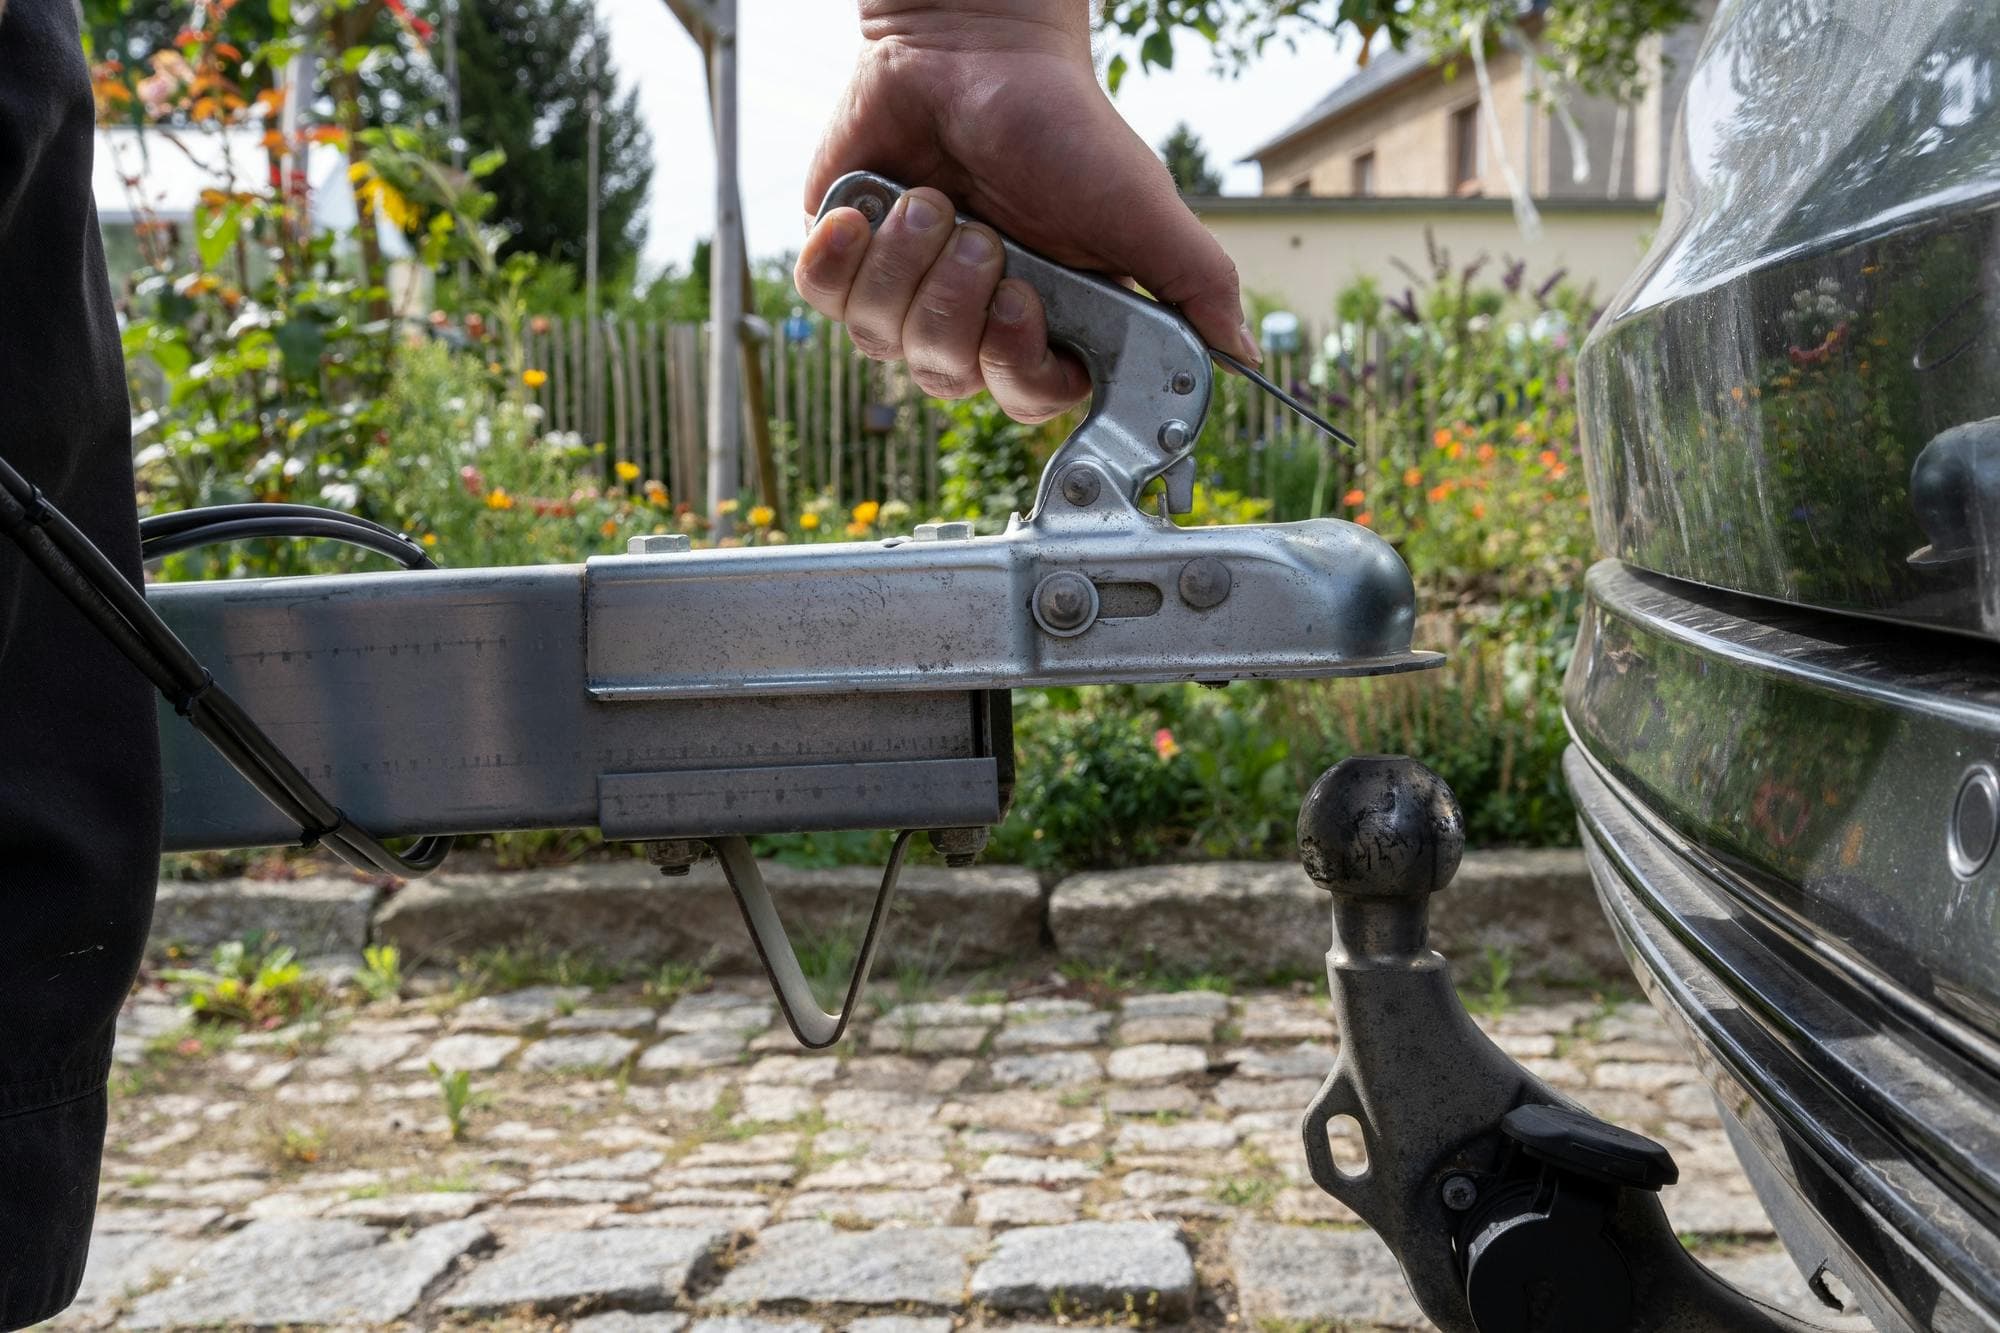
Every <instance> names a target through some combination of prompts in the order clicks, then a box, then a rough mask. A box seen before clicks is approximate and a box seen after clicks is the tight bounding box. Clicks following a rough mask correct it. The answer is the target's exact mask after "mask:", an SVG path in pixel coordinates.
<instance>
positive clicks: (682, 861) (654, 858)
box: [646, 838, 708, 878]
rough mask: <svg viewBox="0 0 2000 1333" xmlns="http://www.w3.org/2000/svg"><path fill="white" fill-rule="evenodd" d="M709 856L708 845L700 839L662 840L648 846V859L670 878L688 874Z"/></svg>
mask: <svg viewBox="0 0 2000 1333" xmlns="http://www.w3.org/2000/svg"><path fill="white" fill-rule="evenodd" d="M707 855H708V844H707V843H705V842H703V841H702V840H701V839H700V838H661V839H660V840H658V841H657V842H649V843H647V844H646V859H647V860H648V861H651V862H652V863H653V864H654V865H656V866H658V867H659V868H660V873H661V874H662V875H666V876H668V877H669V878H678V877H680V876H682V875H685V874H687V873H688V871H690V870H692V869H694V867H695V863H696V862H697V861H700V860H701V859H702V858H703V857H705V856H707Z"/></svg>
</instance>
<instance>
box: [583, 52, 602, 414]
mask: <svg viewBox="0 0 2000 1333" xmlns="http://www.w3.org/2000/svg"><path fill="white" fill-rule="evenodd" d="M597 43H598V39H597V36H596V35H595V34H594V33H593V34H592V36H591V39H590V95H589V97H588V99H587V101H586V106H587V107H588V110H589V120H588V122H587V123H586V126H585V130H584V135H585V147H584V159H585V162H586V167H585V175H586V177H587V180H586V183H585V186H584V190H585V193H586V194H588V195H589V198H588V199H587V200H585V203H584V207H585V214H584V218H585V221H584V229H583V318H584V323H585V325H586V327H587V329H588V333H587V335H586V338H587V341H586V344H585V345H586V347H587V349H588V350H587V351H586V352H585V356H586V357H587V358H588V362H589V370H588V371H587V373H586V374H585V375H584V384H585V385H586V386H588V388H589V392H590V398H589V402H588V405H587V406H586V407H585V409H584V413H583V417H584V429H586V430H588V431H589V432H590V434H591V438H592V439H593V440H601V439H603V438H604V330H603V329H602V328H600V327H599V326H598V318H597V211H598V200H597V135H598V128H597V126H598V119H599V116H598V99H597V71H598V69H599V62H600V59H601V56H602V53H601V52H600V51H599V50H598V44H597Z"/></svg>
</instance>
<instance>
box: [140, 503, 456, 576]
mask: <svg viewBox="0 0 2000 1333" xmlns="http://www.w3.org/2000/svg"><path fill="white" fill-rule="evenodd" d="M259 537H278V538H323V539H325V540H328V541H336V542H344V543H346V544H347V545H350V546H359V547H361V548H363V549H364V550H369V551H374V552H376V553H377V554H379V555H386V556H388V557H389V558H390V559H391V560H394V561H395V562H397V563H398V564H400V565H402V566H403V567H404V568H405V569H436V568H437V567H438V566H437V562H436V561H435V560H433V559H431V557H430V554H429V553H428V552H426V551H425V550H424V548H423V547H421V546H419V545H418V544H417V543H416V542H414V541H412V540H411V539H410V538H409V537H407V536H405V535H404V534H403V533H400V532H397V531H396V530H395V529H393V528H386V527H383V526H382V525H381V524H380V523H376V522H374V521H372V520H370V519H365V518H362V517H361V516H360V515H358V514H349V513H344V512H342V511H340V510H338V509H320V508H317V507H315V506H313V505H292V504H227V505H209V506H206V507H204V508H201V509H177V510H174V511H172V512H170V513H165V514H148V515H147V516H146V517H145V518H142V519H140V520H139V548H140V557H141V558H142V559H145V560H158V559H160V558H161V557H163V556H168V555H172V554H173V553H174V552H176V551H185V550H190V549H192V548H194V547H197V546H211V545H216V544H218V543H222V542H233V541H246V540H249V539H252V538H259Z"/></svg>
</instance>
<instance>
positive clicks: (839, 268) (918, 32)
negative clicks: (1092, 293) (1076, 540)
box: [794, 0, 1258, 421]
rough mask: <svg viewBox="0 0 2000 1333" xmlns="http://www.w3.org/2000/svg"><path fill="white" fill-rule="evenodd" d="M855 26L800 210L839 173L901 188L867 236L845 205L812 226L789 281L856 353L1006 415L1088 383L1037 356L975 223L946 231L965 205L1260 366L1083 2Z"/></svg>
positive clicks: (1066, 365) (985, 232)
mask: <svg viewBox="0 0 2000 1333" xmlns="http://www.w3.org/2000/svg"><path fill="white" fill-rule="evenodd" d="M861 18H862V34H863V36H864V38H865V39H866V40H865V44H864V46H863V49H862V52H861V57H860V59H859V60H858V61H857V63H856V65H855V70H854V76H853V78H852V80H851V81H850V82H849V84H848V88H847V92H846V94H845V96H844V97H843V98H842V100H841V104H840V107H839V108H838V110H837V111H836V112H835V114H834V117H833V121H832V123H831V124H830V125H829V126H828V128H827V131H826V135H825V137H824V139H823V140H822V141H821V143H820V147H819V152H818V153H817V155H816V156H815V158H814V161H813V165H812V168H811V170H810V172H809V173H808V175H807V179H806V189H805V205H806V210H807V214H808V216H810V215H811V213H812V212H813V211H814V210H816V209H817V208H818V207H819V204H820V201H821V200H822V199H823V198H824V197H825V195H826V191H827V189H828V188H829V187H830V186H831V185H832V184H833V182H834V181H835V180H837V179H838V178H839V177H841V176H842V175H844V174H846V173H847V172H849V171H855V170H869V171H876V172H880V173H881V174H883V175H885V176H888V177H890V178H892V179H894V180H897V181H900V182H902V183H904V184H905V185H911V186H915V187H917V188H913V189H911V190H910V191H909V193H908V194H906V195H905V196H904V198H903V199H902V201H901V202H899V203H898V204H897V205H896V206H895V208H893V209H891V210H890V213H889V216H888V217H886V218H884V219H883V221H882V224H881V226H880V228H879V229H878V230H877V231H876V232H875V233H874V235H873V236H871V235H870V234H869V230H868V224H867V222H866V220H864V219H863V218H862V216H861V214H860V213H858V212H857V211H855V210H854V209H851V208H840V209H835V210H833V211H832V212H830V213H828V214H827V216H826V217H824V218H821V219H820V220H819V221H818V223H817V224H816V225H814V226H813V227H812V230H811V232H810V233H809V234H808V236H807V238H806V243H805V246H804V248H803V249H802V250H801V251H800V253H799V261H798V265H797V267H796V269H795V271H794V280H795V281H796V282H797V284H798V288H799V291H800V293H801V294H802V295H803V296H805V298H806V299H807V300H808V301H810V302H811V303H812V305H813V307H814V309H816V310H818V311H819V312H820V313H821V314H824V315H826V316H827V317H828V318H829V319H836V320H842V321H844V322H845V323H846V324H847V326H848V331H849V333H850V335H851V336H852V337H853V339H854V343H855V345H856V346H857V347H859V348H860V349H861V350H862V352H863V353H865V354H866V355H868V356H871V357H874V358H876V359H877V360H895V359H899V358H900V359H902V360H905V361H907V362H908V363H909V366H910V372H911V375H912V377H913V378H914V379H915V380H916V382H917V384H918V386H919V387H920V388H922V389H923V390H924V391H925V392H926V393H929V394H933V395H935V396H937V397H941V398H961V397H965V396H967V395H970V394H973V393H977V392H978V391H979V390H980V389H982V388H985V389H988V390H990V391H991V392H992V394H993V397H994V399H995V400H996V401H997V402H998V403H999V404H1000V407H1001V408H1002V409H1003V410H1004V411H1005V412H1006V413H1007V414H1008V415H1009V416H1011V417H1014V418H1015V419H1017V420H1020V421H1042V420H1046V419H1048V418H1049V417H1052V416H1055V415H1056V414H1057V413H1059V412H1061V411H1063V410H1064V409H1066V408H1068V407H1069V406H1070V405H1071V404H1073V403H1075V402H1077V401H1078V400H1079V399H1081V398H1083V397H1084V396H1085V395H1086V394H1087V393H1088V392H1089V387H1090V385H1089V380H1088V378H1087V377H1086V376H1085V374H1084V372H1083V368H1082V367H1081V366H1080V365H1078V364H1077V363H1076V362H1075V361H1074V360H1073V359H1071V358H1070V357H1068V356H1066V355H1063V354H1062V353H1060V352H1056V351H1053V350H1052V349H1051V348H1050V347H1049V345H1048V332H1047V327H1046V323H1045V321H1044V318H1043V312H1042V305H1041V301H1040V299H1039V298H1038V297H1037V296H1036V295H1035V292H1034V289H1033V288H1032V287H1030V286H1029V285H1028V284H1027V283H1025V282H1021V281H1019V280H1017V279H1012V278H1009V279H1006V280H1005V281H1003V280H1002V279H1001V276H1000V275H1001V270H1002V268H1003V266H1004V261H1003V259H1002V257H1001V253H1000V247H999V244H998V237H997V236H996V235H995V234H994V233H993V231H992V229H991V228H988V227H984V226H980V225H977V224H965V225H961V226H955V225H954V224H953V214H954V209H955V208H959V207H962V208H964V209H965V210H966V211H967V212H968V213H971V214H974V215H976V216H978V217H981V218H984V219H986V220H987V221H990V222H992V223H993V224H994V225H995V226H998V227H999V228H1001V229H1002V230H1004V231H1005V232H1006V233H1007V234H1008V235H1010V236H1012V237H1013V238H1014V239H1015V240H1017V241H1019V242H1020V243H1021V244H1023V245H1025V246H1027V247H1029V248H1030V249H1034V250H1038V251H1040V252H1041V253H1043V254H1045V255H1047V256H1049V257H1050V258H1051V259H1054V260H1056V261H1057V262H1058V263H1062V264H1067V265H1070V266H1071V267H1074V268H1083V269H1091V270H1095V271H1098V272H1102V273H1107V274H1110V275H1113V276H1115V277H1127V276H1129V277H1131V278H1132V279H1134V280H1135V281H1137V282H1138V283H1139V284H1140V285H1141V286H1143V287H1144V288H1145V289H1146V290H1147V291H1149V292H1151V293H1152V294H1153V295H1154V296H1156V297H1158V298H1159V299H1160V300H1162V301H1165V302H1168V303H1169V304H1172V305H1176V306H1178V307H1179V308H1180V310H1181V312H1182V313H1183V314H1184V315H1186V316H1187V318H1188V319H1189V321H1190V322H1192V323H1193V324H1194V326H1195V328H1196V330H1197V331H1198V332H1200V334H1201V335H1202V337H1204V338H1205V339H1207V340H1208V341H1209V342H1210V343H1213V344H1214V345H1216V346H1218V347H1221V348H1223V349H1224V350H1227V351H1233V352H1234V353H1235V354H1236V355H1237V356H1239V357H1243V358H1245V359H1247V360H1252V361H1254V360H1257V359H1258V352H1257V347H1256V343H1255V341H1254V340H1253V339H1252V338H1251V337H1250V332H1249V329H1248V327H1247V326H1246V325H1245V324H1244V323H1243V313H1242V306H1241V298H1240V295H1239V292H1238V288H1237V281H1236V268H1235V266H1234V265H1233V264H1232V263H1231V262H1230V261H1229V257H1228V256H1227V255H1226V254H1224V253H1223V251H1222V247H1221V246H1220V245H1218V244H1217V243H1216V241H1215V238H1214V237H1213V236H1211V235H1209V233H1208V231H1207V229H1206V228H1204V227H1203V226H1202V225H1201V223H1200V222H1199V221H1197V220H1196V218H1195V216H1194V215H1193V214H1192V213H1191V212H1189V211H1188V208H1187V206H1186V205H1185V204H1183V203H1182V202H1181V199H1180V196H1179V194H1178V192H1177V191H1176V190H1175V189H1174V183H1173V179H1172V177H1171V176H1169V175H1168V173H1167V169H1166V167H1165V166H1164V165H1163V164H1162V163H1161V162H1160V160H1159V159H1158V158H1157V157H1155V156H1154V155H1153V152H1152V150H1151V149H1150V148H1148V147H1147V146H1146V144H1145V142H1144V141H1143V140H1141V139H1140V138H1139V137H1138V135H1136V134H1135V133H1133V131H1132V129H1131V127H1130V126H1129V125H1127V124H1126V123H1125V122H1124V120H1123V119H1121V118H1120V117H1119V115H1118V113H1117V111H1116V110H1115V109H1114V108H1113V107H1112V105H1111V101H1110V99H1109V98H1108V97H1107V96H1106V95H1105V93H1104V90H1103V89H1102V88H1101V87H1099V86H1098V82H1097V75H1096V71H1095V70H1094V69H1093V67H1092V65H1091V61H1090V17H1089V8H1088V4H1087V0H974V2H973V3H964V2H963V0H961V2H960V3H953V4H947V3H942V2H941V0H862V2H861Z"/></svg>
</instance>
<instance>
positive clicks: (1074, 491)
mask: <svg viewBox="0 0 2000 1333" xmlns="http://www.w3.org/2000/svg"><path fill="white" fill-rule="evenodd" d="M1101 489H1102V482H1101V481H1100V480H1099V478H1098V475H1097V469H1096V468H1094V467H1092V466H1090V464H1088V463H1078V464H1076V465H1075V466H1074V467H1071V468H1068V469H1066V470H1065V471H1064V472H1063V474H1062V494H1063V499H1065V500H1067V501H1069V502H1070V503H1071V504H1073V505H1075V506H1076V507H1077V508H1078V509H1082V508H1084V507H1085V506H1087V505H1093V504H1096V503H1097V495H1098V492H1099V490H1101Z"/></svg>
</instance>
